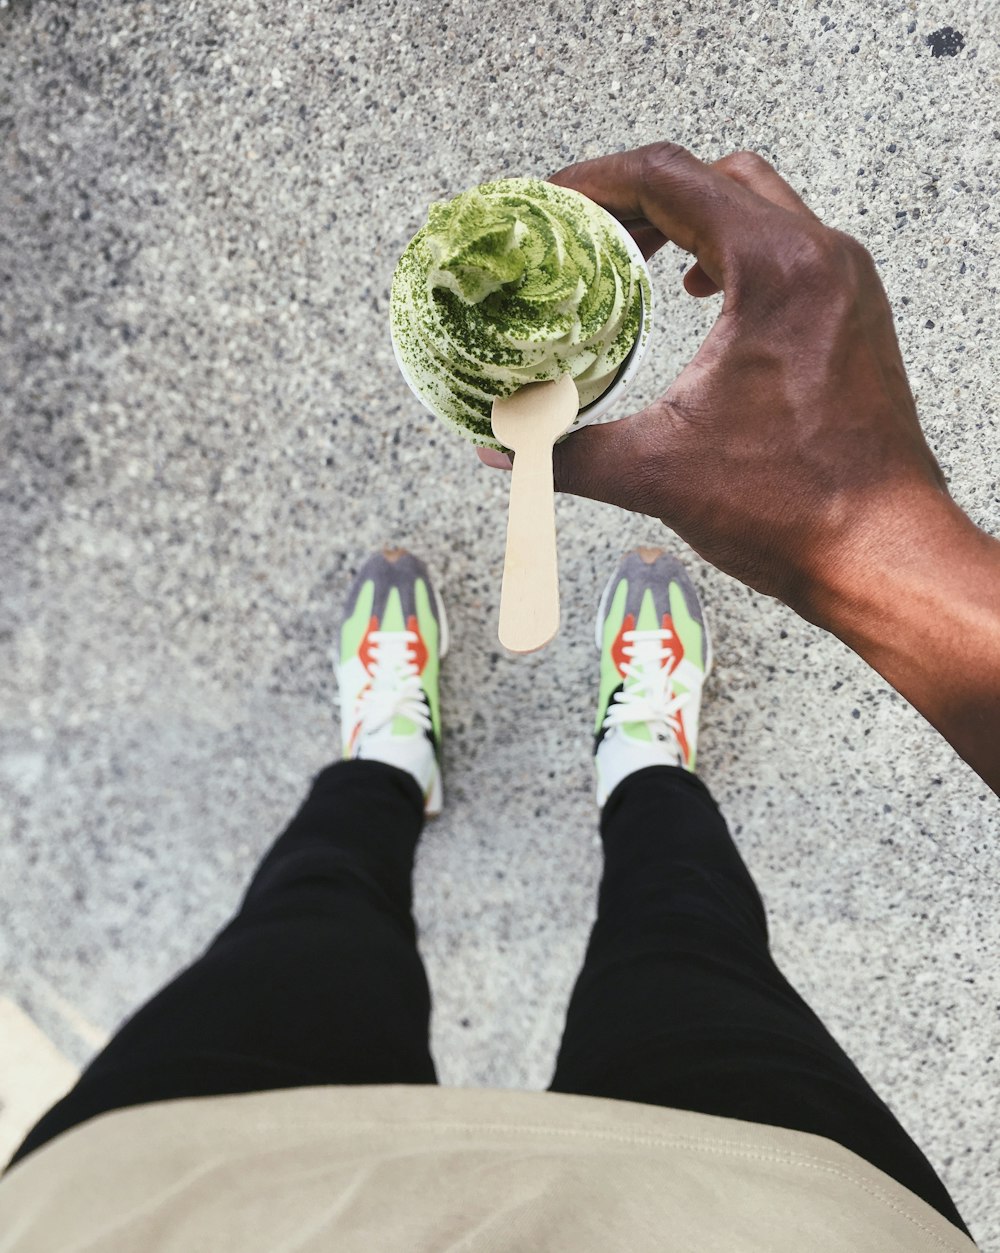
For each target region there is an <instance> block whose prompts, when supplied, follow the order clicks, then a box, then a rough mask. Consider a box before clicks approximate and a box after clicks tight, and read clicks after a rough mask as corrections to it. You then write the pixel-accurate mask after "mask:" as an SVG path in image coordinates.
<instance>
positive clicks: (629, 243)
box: [573, 210, 653, 430]
mask: <svg viewBox="0 0 1000 1253" xmlns="http://www.w3.org/2000/svg"><path fill="white" fill-rule="evenodd" d="M605 212H606V210H605ZM608 219H609V221H611V222H613V223H614V225H615V227H616V229H617V231H618V234H619V235H620V236H621V240H622V243H623V244H624V245H625V247H626V248H627V249H628V251H629V256H631V258H632V260H633V261H634V262H635V264H636V265H637V266H638V267H639V268H640V269H641V270H642V272H643V274H644V275H645V276H646V281H645V283H644V284H643V287H642V320H641V321H640V323H639V334H638V335H637V336H636V340H635V343H634V344H633V345H632V351H631V352H630V353H629V355H628V356H627V357H626V358H625V360H624V361H623V362H622V364H621V366H620V368H619V370H618V373H617V374H616V375H615V377H614V379H613V380H612V382H611V385H610V387H608V389H607V390H606V391H604V392H602V393H601V394H600V396H598V397H597V399H596V400H592V401H591V402H590V404H589V405H586V406H585V407H584V408H583V409H581V410H580V413H579V416H578V417H577V419H576V421H575V422H574V423H573V430H576V429H577V427H580V426H589V425H590V424H591V423H592V422H599V421H600V420H601V418H603V417H604V416H605V415H606V414H608V413H610V412H611V410H612V409H614V408H615V406H616V405H618V404H620V402H621V401H622V400H623V399H624V396H625V393H626V391H628V387H629V384H630V383H631V382H632V380H633V379H634V378H635V376H636V374H637V373H638V371H639V366H640V365H641V363H642V359H643V357H644V356H645V355H646V349H647V347H648V346H649V333H650V331H651V330H652V329H653V283H652V279H651V278H650V274H649V267H648V266H647V265H646V258H645V257H644V256H643V255H642V253H641V252H640V251H639V245H638V244H637V243H636V242H635V240H634V239H633V238H632V236H631V235H630V234H629V232H628V231H627V230H626V229H625V227H624V226H622V224H621V222H619V221H618V219H617V218H616V217H614V216H613V215H612V214H610V213H608Z"/></svg>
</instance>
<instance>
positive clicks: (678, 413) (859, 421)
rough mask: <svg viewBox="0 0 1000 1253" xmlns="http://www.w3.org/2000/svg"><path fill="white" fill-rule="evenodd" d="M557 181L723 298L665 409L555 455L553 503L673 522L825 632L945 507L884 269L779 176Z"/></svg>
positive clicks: (639, 159) (701, 171)
mask: <svg viewBox="0 0 1000 1253" xmlns="http://www.w3.org/2000/svg"><path fill="white" fill-rule="evenodd" d="M553 181H554V182H557V183H561V184H563V185H564V186H567V187H573V188H576V190H578V191H581V192H584V193H585V194H586V195H588V196H590V197H591V198H592V199H593V200H596V201H597V202H598V203H599V204H602V205H604V206H605V207H606V208H607V209H608V210H610V212H612V213H613V214H614V215H615V216H616V217H618V218H619V219H620V220H621V221H623V222H624V223H626V224H627V225H628V226H629V228H630V229H631V230H632V232H633V234H634V235H635V237H636V239H637V241H638V242H639V244H640V247H642V248H643V251H644V252H645V253H646V254H647V255H651V254H652V253H653V252H655V251H656V249H657V248H658V247H660V246H661V245H662V244H663V243H665V242H666V241H667V240H672V241H673V242H674V243H676V244H679V245H680V247H681V248H683V249H685V250H686V251H687V252H689V253H692V254H693V255H694V256H695V257H696V258H697V260H696V263H695V264H694V265H693V266H692V267H691V269H690V270H688V272H687V274H686V275H685V278H684V286H685V288H686V290H687V291H688V293H689V294H690V295H692V296H708V295H711V294H713V293H715V292H718V291H720V290H721V291H722V292H724V293H725V298H724V301H723V304H722V308H721V310H720V312H719V316H718V319H717V320H716V322H715V325H714V326H713V327H712V330H711V331H710V332H709V335H708V337H707V338H706V340H705V342H704V343H703V344H702V346H701V348H700V349H699V350H698V352H697V353H696V355H695V357H694V359H693V360H692V361H691V362H690V363H689V364H688V365H687V366H686V368H685V369H684V370H683V371H682V372H681V374H680V376H679V377H678V378H677V379H676V381H675V382H674V383H673V385H672V386H671V387H670V388H669V390H668V391H667V393H666V394H665V395H664V396H663V397H662V398H661V399H660V400H658V401H657V402H655V403H654V404H652V405H650V406H649V408H647V409H645V410H643V411H642V412H641V413H638V414H635V415H634V416H632V417H631V418H625V419H623V420H621V421H620V422H615V423H610V424H608V425H605V426H594V427H587V428H583V429H581V430H580V431H577V432H575V433H574V434H572V435H571V436H570V437H569V438H568V439H567V440H565V441H564V442H563V443H562V444H560V445H559V446H557V448H556V450H555V453H556V457H555V476H556V486H557V488H559V489H560V490H562V491H568V492H573V493H575V494H578V495H583V496H590V497H593V498H595V499H598V500H604V501H609V502H610V503H612V504H617V505H621V506H622V507H624V508H627V509H633V510H636V511H638V512H641V513H646V514H650V515H653V516H655V517H659V518H661V519H662V521H663V522H664V523H665V524H666V525H668V526H669V527H671V528H672V529H673V530H674V531H676V532H677V533H678V534H679V535H680V536H681V537H682V538H684V539H685V540H687V542H688V543H689V544H691V546H692V547H693V548H694V549H696V550H697V551H698V552H699V553H700V554H701V555H702V556H703V557H705V558H706V559H707V560H708V561H710V562H712V563H713V564H714V565H716V566H718V567H719V568H720V569H722V570H725V571H726V572H728V573H729V574H732V575H734V576H735V577H736V578H739V579H741V580H743V582H745V583H748V584H749V585H750V586H752V587H754V588H756V589H757V590H759V591H761V592H765V593H768V594H770V595H773V596H777V597H779V598H781V599H782V600H785V601H786V602H788V603H789V604H791V605H792V606H793V607H794V608H796V609H798V610H799V612H801V613H803V614H805V616H807V617H813V619H814V620H816V615H817V614H818V609H817V604H818V596H819V590H820V589H821V588H822V587H823V586H824V584H825V583H827V582H829V581H831V580H832V579H834V577H836V578H837V579H838V580H840V581H841V582H842V581H843V579H844V577H845V572H848V574H847V577H850V573H849V572H850V571H851V569H852V567H854V566H856V567H857V570H858V572H859V575H860V573H861V572H862V571H863V568H864V557H865V553H866V552H867V551H868V550H869V548H870V546H871V545H872V544H873V543H878V542H881V540H882V539H883V538H884V536H885V534H886V528H889V529H890V530H892V529H894V528H895V529H896V530H898V529H899V528H902V527H905V528H916V527H918V526H919V525H920V522H921V519H922V518H924V517H925V515H926V512H927V510H929V509H934V508H939V507H940V506H942V505H946V504H950V501H949V500H948V496H947V489H946V487H945V484H944V479H943V476H942V474H941V471H940V469H939V467H938V465H937V463H936V461H935V460H934V456H933V454H932V453H931V451H930V449H929V448H928V446H927V443H926V441H925V440H924V437H923V434H922V432H921V430H920V424H919V422H918V419H917V413H916V407H915V405H914V401H913V396H912V393H911V392H910V388H909V384H908V382H907V378H906V371H905V369H904V367H903V362H902V359H901V357H900V352H899V346H898V343H897V341H896V335H895V331H894V328H893V321H892V313H891V310H890V307H889V302H888V300H887V298H886V295H885V291H884V289H883V287H882V284H881V282H880V280H879V277H878V274H877V273H876V270H875V265H874V263H873V261H872V258H871V257H870V255H869V254H868V253H867V252H866V251H865V249H864V248H863V247H862V246H861V245H860V244H859V243H858V242H857V241H856V240H854V239H852V238H851V237H850V236H848V235H844V234H842V233H841V232H839V231H835V230H832V229H830V228H829V227H827V226H824V225H823V223H822V222H820V220H819V219H818V218H817V217H816V216H815V214H813V213H812V212H811V211H810V210H809V209H808V208H807V207H806V205H805V204H804V203H803V202H802V200H801V199H800V198H799V197H798V195H797V194H796V193H795V192H794V191H793V190H792V189H791V187H789V186H788V184H787V183H786V182H785V181H784V180H783V179H782V178H781V177H780V176H779V175H778V174H777V173H776V171H775V170H774V169H773V168H772V167H771V166H770V165H769V164H768V163H767V162H766V161H764V160H763V159H762V158H761V157H758V156H755V155H754V154H752V153H746V152H740V153H735V154H733V155H731V156H728V157H725V158H723V159H722V160H721V161H717V162H716V163H715V164H714V165H712V166H709V165H706V164H704V163H703V162H701V161H699V160H698V159H697V158H695V157H694V156H692V155H691V154H690V153H689V152H687V151H685V150H684V149H682V148H679V147H677V146H676V145H674V144H669V143H661V144H653V145H650V146H649V147H646V148H640V149H638V150H636V151H634V152H626V153H622V154H620V155H617V156H610V157H604V158H600V159H598V160H595V161H586V162H584V163H582V164H580V165H575V166H570V167H569V168H568V169H565V170H563V171H561V172H560V173H559V174H556V175H555V176H554V178H553ZM664 307H666V308H669V306H668V305H667V304H666V302H663V304H662V305H661V308H664ZM661 316H662V317H664V318H665V320H666V319H668V318H669V313H666V314H661ZM493 463H494V464H496V461H495V459H494V461H493Z"/></svg>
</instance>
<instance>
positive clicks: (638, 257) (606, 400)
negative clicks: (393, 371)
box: [392, 206, 653, 431]
mask: <svg viewBox="0 0 1000 1253" xmlns="http://www.w3.org/2000/svg"><path fill="white" fill-rule="evenodd" d="M598 207H600V206H598ZM602 212H603V213H606V214H607V217H608V220H609V221H610V222H611V223H612V224H613V225H614V227H615V229H616V230H617V231H618V234H619V236H620V237H621V240H622V243H623V244H624V245H625V247H626V248H627V249H628V252H629V256H630V257H631V258H632V260H633V261H634V262H635V264H636V265H637V266H639V267H640V268H641V270H642V272H643V274H644V275H645V277H646V282H645V283H644V284H643V286H642V320H641V321H640V323H639V334H638V335H637V336H636V341H635V343H634V344H633V346H632V351H631V352H630V353H629V355H628V356H627V357H626V358H625V360H624V361H623V362H622V364H621V366H620V367H619V370H618V373H617V374H616V375H615V377H614V378H613V379H612V381H611V383H610V384H609V385H608V387H607V389H606V390H605V391H603V392H602V393H601V394H600V396H598V397H597V399H596V400H592V401H591V402H590V404H589V405H586V406H584V408H582V409H581V410H580V412H579V414H578V415H577V419H576V421H575V422H574V423H573V427H572V430H573V431H575V430H577V428H578V427H581V426H589V425H590V424H591V423H592V422H599V421H600V420H601V419H602V418H604V417H605V416H606V415H607V414H608V413H610V412H611V410H612V409H613V408H614V407H615V406H616V405H617V404H619V403H620V402H621V401H622V399H623V398H624V396H625V393H626V392H627V391H628V387H629V384H630V383H631V382H632V380H633V379H634V378H635V376H636V373H637V372H638V369H639V366H640V364H641V362H642V359H643V357H644V356H645V355H646V348H647V347H648V345H649V332H650V330H651V329H652V325H653V286H652V282H651V280H650V275H649V268H648V267H647V265H646V260H645V258H644V257H643V255H642V253H641V252H640V251H639V245H638V244H637V243H636V242H635V240H634V239H633V238H632V236H631V235H630V234H629V232H628V231H627V230H626V229H625V227H624V226H622V224H621V222H619V221H618V219H617V218H616V217H614V216H613V215H612V214H610V213H607V210H605V209H602ZM392 354H393V356H394V357H395V358H396V364H397V365H398V366H399V372H400V374H402V376H403V380H404V382H405V383H406V385H407V387H409V389H410V391H411V392H413V394H414V396H416V398H417V400H419V401H420V403H421V405H422V406H423V407H424V408H425V409H426V410H427V412H428V413H433V414H434V416H435V417H439V416H440V415H439V414H437V413H435V411H434V409H433V408H432V406H431V405H429V404H428V403H427V401H426V400H425V399H424V398H423V396H422V395H421V394H420V392H419V391H418V390H417V386H416V384H415V383H414V381H413V378H412V377H411V375H410V372H409V370H408V369H407V368H406V364H405V362H404V361H403V359H402V357H400V355H399V350H398V348H397V347H396V340H395V338H394V337H393V339H392Z"/></svg>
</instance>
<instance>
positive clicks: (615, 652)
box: [594, 548, 712, 806]
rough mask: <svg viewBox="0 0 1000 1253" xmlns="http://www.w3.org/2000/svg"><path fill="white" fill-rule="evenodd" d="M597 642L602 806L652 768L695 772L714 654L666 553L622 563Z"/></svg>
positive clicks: (687, 588) (638, 555) (604, 602)
mask: <svg viewBox="0 0 1000 1253" xmlns="http://www.w3.org/2000/svg"><path fill="white" fill-rule="evenodd" d="M596 638H597V647H598V649H599V651H600V654H601V688H600V695H599V698H598V704H597V725H596V728H595V734H596V737H597V738H596V741H595V745H594V762H595V765H596V768H597V803H598V805H601V806H603V805H604V803H605V801H606V800H607V799H608V797H609V796H610V795H611V793H612V792H613V791H614V790H615V788H616V787H617V786H618V784H619V783H621V781H622V779H624V778H626V777H627V776H628V775H630V774H633V773H634V772H635V771H636V770H643V769H645V767H646V766H682V767H683V768H684V769H685V770H691V771H693V770H694V768H695V754H696V748H697V741H698V714H699V710H700V706H701V689H702V686H703V684H704V682H705V678H706V676H707V675H708V672H709V670H710V669H711V666H712V648H711V641H710V639H709V635H708V627H707V625H706V623H705V616H704V613H703V611H702V607H701V602H700V601H699V600H698V593H697V592H696V591H695V587H694V584H693V583H692V582H691V579H690V577H689V575H688V573H687V571H686V570H685V569H684V567H683V565H681V563H680V562H679V561H678V560H677V558H676V557H671V556H668V555H667V554H666V553H665V552H663V550H662V549H659V548H637V549H634V550H633V551H632V552H628V553H626V554H625V556H624V557H623V558H622V559H621V561H620V562H619V565H618V569H617V570H615V572H614V574H613V575H612V576H611V578H610V580H609V581H608V585H607V587H605V589H604V594H603V596H602V597H601V605H600V608H599V610H598V612H597V629H596Z"/></svg>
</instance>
